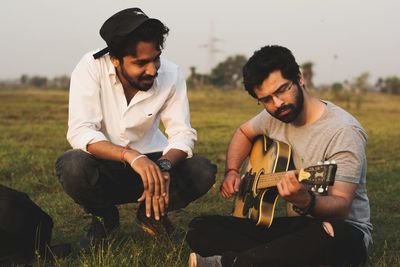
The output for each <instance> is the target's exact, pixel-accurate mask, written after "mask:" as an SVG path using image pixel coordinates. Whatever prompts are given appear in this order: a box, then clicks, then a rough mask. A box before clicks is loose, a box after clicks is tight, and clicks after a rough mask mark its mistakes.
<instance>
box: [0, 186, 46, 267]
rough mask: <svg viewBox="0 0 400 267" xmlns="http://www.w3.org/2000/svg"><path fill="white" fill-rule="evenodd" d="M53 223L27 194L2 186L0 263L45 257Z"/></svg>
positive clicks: (0, 191)
mask: <svg viewBox="0 0 400 267" xmlns="http://www.w3.org/2000/svg"><path fill="white" fill-rule="evenodd" d="M52 228H53V220H52V219H51V217H50V216H49V215H47V214H46V213H45V212H44V211H43V210H42V209H41V208H40V207H39V206H37V205H36V204H35V203H33V201H32V200H31V199H30V198H29V197H28V195H27V194H25V193H21V192H18V191H16V190H13V189H11V188H8V187H5V186H2V185H0V263H2V262H9V261H20V262H30V261H31V260H33V258H34V256H35V251H38V252H39V253H40V254H41V255H44V254H45V251H46V247H47V246H48V245H49V244H50V239H51V231H52Z"/></svg>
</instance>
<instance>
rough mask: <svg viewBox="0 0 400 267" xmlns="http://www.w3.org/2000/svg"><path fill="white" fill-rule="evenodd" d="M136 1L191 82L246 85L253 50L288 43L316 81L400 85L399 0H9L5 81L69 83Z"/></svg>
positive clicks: (376, 87) (4, 11)
mask: <svg viewBox="0 0 400 267" xmlns="http://www.w3.org/2000/svg"><path fill="white" fill-rule="evenodd" d="M135 6H136V7H140V8H142V10H143V11H144V12H145V13H146V14H147V15H149V16H150V17H155V18H158V19H160V20H161V21H163V22H164V23H165V24H166V25H167V26H168V27H169V28H170V34H169V37H168V38H167V42H166V48H165V50H164V53H163V56H164V57H167V58H168V59H170V60H172V61H174V62H175V63H177V64H178V65H180V66H181V67H182V69H183V70H184V72H185V74H186V76H187V77H188V78H189V80H188V82H189V86H190V87H191V88H196V87H201V86H203V85H212V86H217V87H229V88H232V87H240V86H241V66H242V65H243V63H244V62H245V61H246V59H247V58H248V57H249V56H251V55H252V53H253V52H254V51H255V50H257V49H259V48H260V47H262V46H264V45H267V44H279V45H283V46H286V47H288V48H289V49H291V50H292V52H293V53H294V55H295V57H296V59H297V61H298V63H299V64H302V66H303V72H304V73H305V75H306V77H307V78H308V86H309V87H311V88H316V89H327V88H332V87H333V88H335V90H346V89H349V90H356V89H354V87H357V88H358V89H361V90H373V91H386V92H388V91H389V92H394V93H399V90H400V89H399V87H400V80H399V76H400V68H399V67H398V62H399V61H400V53H399V52H398V48H399V47H400V35H399V28H400V16H398V10H400V2H399V1H395V0H380V1H378V0H363V1H362V0H353V1H346V0H326V1H318V0H297V1H291V0H280V1H262V0H248V1H236V0H218V1H215V0H214V1H212V0H203V1H183V0H169V1H155V0H145V1H144V0H143V1H127V0H115V1H106V0H98V1H94V0H91V1H78V0H69V1H65V0H59V1H52V0H37V1H22V0H5V1H2V8H1V9H0V32H1V35H0V38H1V41H2V42H1V49H0V58H1V59H2V60H1V63H0V80H1V82H0V85H1V87H7V88H10V86H11V87H21V86H24V85H28V86H30V87H32V86H34V87H51V88H56V87H60V88H67V87H68V81H69V75H70V73H71V71H72V70H73V68H74V66H75V65H76V64H77V62H78V61H79V59H80V58H81V57H82V56H83V54H84V53H86V52H88V51H91V50H94V49H101V48H103V47H105V43H104V41H103V40H102V39H101V37H100V35H99V33H98V32H99V29H100V27H101V25H102V24H103V22H104V21H105V20H106V19H107V18H108V17H110V16H111V15H112V14H114V13H116V12H117V11H119V10H122V9H125V8H128V7H135ZM358 89H357V90H358Z"/></svg>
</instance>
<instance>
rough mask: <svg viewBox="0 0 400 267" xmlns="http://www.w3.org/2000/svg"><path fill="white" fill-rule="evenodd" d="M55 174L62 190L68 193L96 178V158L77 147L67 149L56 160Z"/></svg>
mask: <svg viewBox="0 0 400 267" xmlns="http://www.w3.org/2000/svg"><path fill="white" fill-rule="evenodd" d="M56 175H57V177H58V179H59V181H60V183H61V185H62V186H63V188H64V190H65V191H66V192H67V193H68V194H70V193H72V192H76V191H80V189H81V188H82V187H84V186H93V185H94V184H96V182H97V180H98V176H99V175H98V163H97V160H96V158H95V157H94V156H93V155H91V154H89V153H86V152H84V151H82V150H79V149H74V150H69V151H67V152H65V153H64V154H63V155H61V156H60V157H59V158H58V159H57V161H56Z"/></svg>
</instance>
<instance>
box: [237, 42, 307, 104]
mask: <svg viewBox="0 0 400 267" xmlns="http://www.w3.org/2000/svg"><path fill="white" fill-rule="evenodd" d="M277 70H280V71H281V73H282V76H283V77H284V78H285V79H288V80H290V81H293V82H296V83H297V82H298V80H299V78H300V67H299V65H298V64H297V62H296V59H295V58H294V56H293V54H292V52H291V51H290V50H289V49H287V48H285V47H282V46H278V45H267V46H264V47H262V48H261V49H260V50H257V51H255V52H254V54H253V55H252V56H251V57H250V58H249V60H248V61H247V63H246V64H245V65H244V66H243V84H244V88H245V89H246V91H247V92H248V93H249V94H250V95H251V96H252V97H254V98H257V96H256V94H255V92H254V89H255V88H256V87H257V86H260V85H261V84H262V83H263V81H264V80H265V79H267V78H268V76H269V75H270V74H271V73H272V72H274V71H277Z"/></svg>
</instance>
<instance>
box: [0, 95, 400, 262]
mask: <svg viewBox="0 0 400 267" xmlns="http://www.w3.org/2000/svg"><path fill="white" fill-rule="evenodd" d="M189 98H190V107H191V114H192V116H191V117H192V126H193V127H194V128H196V129H197V131H198V138H199V140H198V143H197V145H196V149H195V152H196V153H200V154H203V155H205V156H207V157H208V158H210V159H211V160H212V161H213V162H214V163H217V164H218V167H219V172H218V182H217V184H216V185H215V187H214V188H212V189H211V191H210V192H209V193H208V194H207V195H206V196H204V197H203V198H201V199H199V200H197V201H196V202H194V203H192V204H191V205H189V207H187V208H186V209H184V210H182V211H179V212H173V213H171V215H170V217H171V219H172V221H173V222H174V223H175V225H177V226H178V227H179V228H181V229H183V230H185V229H186V225H187V223H188V222H189V221H190V219H191V218H193V217H195V216H198V215H201V214H216V213H219V214H228V213H229V212H230V210H231V208H232V201H226V200H222V199H221V198H220V197H219V195H218V187H219V184H220V181H221V179H222V172H223V164H224V160H225V151H226V147H227V144H228V142H229V140H230V138H231V136H232V134H233V132H234V130H235V128H236V127H237V126H238V125H240V123H242V122H244V121H246V120H247V119H249V118H250V117H251V116H253V115H254V114H256V113H257V112H258V111H259V110H261V106H257V105H256V102H255V101H254V100H253V99H251V97H250V96H248V95H247V93H245V92H244V91H235V90H233V91H219V90H212V89H207V90H198V91H190V92H189ZM326 98H328V99H329V96H326ZM67 102H68V94H67V92H60V91H38V90H23V91H15V92H14V91H2V92H0V103H1V105H0V121H1V123H0V140H1V141H0V183H1V184H4V185H7V186H10V187H13V188H15V189H18V190H21V191H24V192H26V193H28V194H29V195H30V196H31V198H32V199H33V200H34V201H35V202H36V203H37V204H38V205H39V206H41V207H42V208H43V209H44V210H45V211H46V212H47V213H49V214H50V215H51V216H52V217H53V219H54V223H55V227H54V229H53V243H59V242H71V243H72V244H73V248H74V251H73V254H72V255H71V256H70V257H68V258H67V259H64V260H60V261H58V262H56V265H57V266H185V265H186V260H187V256H188V252H189V251H188V248H187V246H186V244H185V243H184V240H180V241H178V242H175V243H172V242H169V241H165V240H154V239H152V238H151V237H149V236H147V235H146V234H144V233H142V232H141V231H139V230H138V229H137V228H136V227H135V226H134V220H133V217H134V214H135V205H136V204H126V205H122V206H121V207H120V210H121V221H122V229H121V233H119V235H118V237H117V238H115V240H113V243H112V245H111V246H110V247H108V248H105V249H104V250H99V251H96V252H95V251H93V252H89V253H80V252H79V251H78V250H77V246H76V244H77V241H78V239H79V236H80V234H81V232H82V229H83V226H84V225H85V224H86V223H87V222H88V219H87V218H84V213H83V212H82V210H81V209H80V208H79V207H78V206H77V205H76V204H74V202H73V201H72V200H71V199H70V198H69V197H68V196H67V195H66V194H65V193H64V192H63V190H62V188H61V186H60V185H59V183H58V181H57V178H56V176H55V173H54V162H55V160H56V158H57V157H58V156H59V155H61V154H62V153H63V152H64V151H65V150H67V149H69V144H68V143H67V141H66V139H65V134H66V130H67V112H68V104H67ZM333 102H335V103H336V104H338V105H340V106H343V107H344V108H346V109H348V110H349V111H350V112H351V113H352V114H353V115H354V116H355V117H356V118H357V119H358V120H359V121H360V122H361V123H362V124H363V125H364V127H365V128H366V130H367V132H368V134H369V143H368V150H367V156H368V177H367V188H368V194H369V198H370V202H371V213H372V223H373V224H374V232H373V239H374V244H373V245H372V247H371V248H370V251H369V259H368V265H370V266H400V231H399V230H398V227H399V225H400V201H399V197H398V192H400V156H399V154H398V151H399V150H400V120H399V119H398V118H399V117H400V105H399V104H400V97H399V96H387V95H376V94H369V95H366V96H364V97H363V102H362V105H361V107H359V108H357V104H356V103H350V104H349V103H345V102H337V101H333ZM305 244H306V242H305ZM35 265H36V266H42V265H43V263H42V262H41V261H40V260H38V261H37V262H36V263H35Z"/></svg>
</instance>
